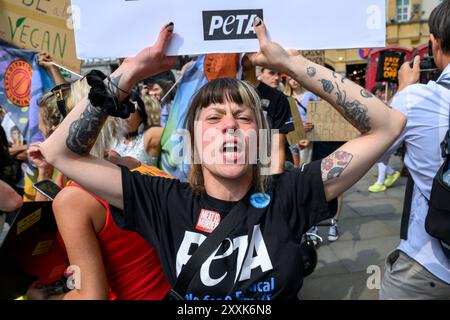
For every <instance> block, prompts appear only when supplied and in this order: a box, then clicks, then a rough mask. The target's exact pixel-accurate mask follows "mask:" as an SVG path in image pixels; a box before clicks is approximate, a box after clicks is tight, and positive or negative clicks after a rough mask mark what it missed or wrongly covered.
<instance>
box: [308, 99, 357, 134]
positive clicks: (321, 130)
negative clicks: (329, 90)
mask: <svg viewBox="0 0 450 320" xmlns="http://www.w3.org/2000/svg"><path fill="white" fill-rule="evenodd" d="M308 121H309V122H312V123H313V124H314V129H313V130H312V131H311V132H308V134H307V137H308V139H309V140H311V141H348V140H351V139H353V138H356V137H358V136H360V135H361V133H360V132H359V131H358V130H357V129H356V128H355V127H353V126H352V125H351V124H350V122H348V121H347V120H345V118H344V117H343V116H342V115H341V114H340V113H339V112H338V111H337V110H336V109H334V108H333V107H332V106H331V105H330V104H329V103H328V102H326V101H317V102H310V103H309V105H308Z"/></svg>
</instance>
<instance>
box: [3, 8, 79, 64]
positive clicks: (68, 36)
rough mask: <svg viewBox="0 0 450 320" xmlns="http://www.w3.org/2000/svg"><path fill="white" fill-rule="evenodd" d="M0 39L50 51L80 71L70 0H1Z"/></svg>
mask: <svg viewBox="0 0 450 320" xmlns="http://www.w3.org/2000/svg"><path fill="white" fill-rule="evenodd" d="M1 2H2V3H1V5H0V6H1V12H0V39H1V40H3V41H5V42H7V43H10V44H12V45H14V46H16V47H19V48H21V49H28V50H33V51H41V50H44V51H47V52H48V53H49V54H50V55H52V57H53V60H54V61H55V62H56V63H58V64H60V65H63V66H65V67H66V68H68V69H71V70H73V71H76V72H79V70H80V61H79V60H78V59H77V58H76V54H75V38H74V33H73V30H72V9H71V6H70V0H1Z"/></svg>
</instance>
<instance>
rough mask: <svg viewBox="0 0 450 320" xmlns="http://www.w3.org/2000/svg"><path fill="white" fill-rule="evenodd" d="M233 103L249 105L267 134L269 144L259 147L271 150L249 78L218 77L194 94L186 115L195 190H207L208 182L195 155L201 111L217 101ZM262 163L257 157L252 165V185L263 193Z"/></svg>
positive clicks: (190, 180)
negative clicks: (196, 128)
mask: <svg viewBox="0 0 450 320" xmlns="http://www.w3.org/2000/svg"><path fill="white" fill-rule="evenodd" d="M226 101H229V102H234V103H236V104H238V105H245V106H247V107H249V108H250V109H251V110H252V111H253V113H254V115H255V119H256V125H257V129H258V130H260V129H265V130H266V131H265V132H266V134H267V136H266V137H265V139H264V140H265V141H266V144H265V145H263V144H262V143H261V141H259V142H258V150H261V149H263V148H266V150H265V151H267V150H270V131H269V125H268V123H267V120H266V118H265V117H264V115H263V112H262V109H261V100H260V98H259V96H258V94H257V92H256V90H255V88H254V87H253V86H252V85H251V84H250V83H249V82H246V81H242V80H238V79H234V78H219V79H216V80H213V81H210V82H209V83H207V84H206V85H205V86H203V87H202V88H201V89H200V90H199V91H198V92H197V93H196V94H195V96H194V97H193V99H192V102H191V105H190V107H189V110H188V113H187V115H186V128H187V130H188V131H189V134H190V136H191V150H192V152H191V161H192V162H191V163H192V164H191V166H190V172H189V183H190V185H191V188H192V189H193V190H194V191H195V192H203V191H205V185H204V183H205V181H204V177H203V172H202V165H201V164H196V163H195V162H194V157H195V155H194V154H195V141H194V140H195V133H194V130H195V128H194V126H195V121H197V120H198V119H199V116H200V111H201V109H203V108H206V107H208V106H210V105H211V104H215V103H224V102H226ZM261 171H262V164H261V162H260V160H259V159H258V161H257V163H256V164H255V165H254V168H253V181H252V186H253V188H255V190H256V191H260V192H264V190H265V188H266V184H267V175H263V174H262V172H261Z"/></svg>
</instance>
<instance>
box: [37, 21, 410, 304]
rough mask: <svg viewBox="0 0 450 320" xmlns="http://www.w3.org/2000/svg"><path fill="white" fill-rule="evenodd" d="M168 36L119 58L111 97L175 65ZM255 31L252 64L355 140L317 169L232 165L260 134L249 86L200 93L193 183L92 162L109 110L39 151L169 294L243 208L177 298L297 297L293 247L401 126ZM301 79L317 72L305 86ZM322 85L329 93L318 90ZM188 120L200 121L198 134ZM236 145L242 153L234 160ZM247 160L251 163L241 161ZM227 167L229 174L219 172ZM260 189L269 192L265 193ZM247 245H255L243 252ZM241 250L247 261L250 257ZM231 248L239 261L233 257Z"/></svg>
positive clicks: (61, 131)
mask: <svg viewBox="0 0 450 320" xmlns="http://www.w3.org/2000/svg"><path fill="white" fill-rule="evenodd" d="M173 28H174V26H173V24H172V23H171V24H168V25H167V26H166V27H164V28H163V29H162V31H161V33H160V35H159V37H158V40H157V41H156V43H155V45H154V46H153V47H149V48H146V49H145V50H144V51H141V52H140V53H138V54H137V55H136V56H135V57H133V58H130V59H127V60H125V62H124V63H123V64H122V65H121V66H120V67H119V68H118V69H117V70H116V71H115V72H114V73H113V74H112V76H111V82H107V92H109V93H110V94H113V95H115V96H116V97H120V99H123V98H124V97H125V95H126V94H125V93H124V92H123V91H128V90H130V89H131V88H132V87H133V86H134V85H135V83H136V81H139V80H141V79H144V78H146V77H148V76H149V75H151V74H155V73H158V72H160V71H163V70H165V69H168V68H170V67H171V66H173V65H174V64H175V58H172V57H170V58H169V57H166V56H165V55H164V52H165V49H166V48H167V46H168V45H169V42H170V39H171V36H172V31H173ZM255 30H256V33H257V35H258V38H259V41H260V44H261V52H259V53H258V54H254V55H251V60H252V62H253V63H254V64H257V65H263V66H264V67H267V68H271V69H274V70H279V71H280V72H285V73H287V74H289V75H290V76H292V77H293V78H294V79H296V80H297V81H298V82H299V83H300V84H301V85H302V86H304V87H305V88H306V89H308V90H309V91H312V92H314V93H315V94H317V95H319V96H321V97H322V98H324V99H325V100H327V101H328V102H330V103H331V104H332V105H333V106H334V107H335V108H337V109H338V110H341V111H342V112H343V113H344V114H345V115H346V118H347V119H348V120H349V121H351V122H352V123H353V124H354V125H355V126H356V127H357V128H358V129H359V130H360V131H361V133H362V134H363V135H362V136H361V137H359V138H356V139H353V140H351V141H349V142H347V143H346V144H345V145H344V146H342V147H341V148H340V149H339V150H338V151H337V152H335V153H333V154H332V155H331V156H329V157H328V158H326V159H324V160H323V161H316V162H313V163H311V164H309V165H306V166H304V167H303V168H302V169H297V170H293V171H290V172H286V173H284V174H281V175H277V176H274V177H272V178H269V177H268V176H262V175H260V163H257V164H256V165H254V164H251V163H249V161H245V162H244V164H239V163H235V162H236V161H235V160H239V159H242V158H240V157H245V152H244V151H243V149H247V148H246V147H249V145H247V144H246V143H249V142H246V141H249V140H250V135H252V134H254V133H255V131H256V130H258V129H265V128H267V123H266V121H265V120H264V117H263V116H262V112H261V109H260V101H259V98H258V96H257V94H256V91H255V90H254V89H253V87H251V86H250V85H249V84H247V83H246V82H242V81H239V80H236V79H217V80H214V81H211V82H209V83H208V84H207V85H206V86H204V87H203V88H202V89H201V90H200V91H199V92H198V93H197V95H196V96H195V98H194V99H193V101H192V104H191V108H190V110H189V113H188V116H187V124H188V128H189V132H190V133H191V137H193V140H192V141H191V143H192V145H195V148H196V149H193V150H196V151H197V153H198V155H199V156H200V159H201V160H202V163H201V164H195V165H193V166H192V168H191V170H190V172H191V184H186V183H180V182H178V181H176V180H168V179H162V178H155V177H148V176H142V175H139V174H137V173H136V174H131V173H129V171H128V169H126V168H122V169H121V170H120V169H118V168H117V167H116V166H114V165H112V164H110V163H109V162H107V161H104V160H102V159H98V158H93V157H90V156H89V155H88V154H89V151H90V148H91V145H92V141H94V140H95V137H96V136H97V135H98V132H99V130H100V128H101V124H102V123H103V122H104V121H105V119H106V118H107V114H106V113H105V112H110V110H109V109H102V106H100V107H94V106H92V105H91V104H90V103H89V102H88V101H83V102H82V103H80V104H78V105H77V107H76V108H75V110H74V111H73V112H71V113H70V114H69V115H68V116H67V117H66V119H65V120H64V122H63V123H62V125H61V126H60V127H58V129H57V130H56V132H55V134H53V135H52V136H51V137H50V138H49V139H48V140H47V141H46V142H44V143H43V144H42V147H41V152H42V156H43V157H45V158H46V159H47V160H48V161H49V162H50V163H52V164H53V165H55V166H56V167H57V168H59V169H61V170H62V171H63V172H65V173H67V174H68V175H69V176H70V177H72V178H73V179H74V180H75V181H76V182H77V183H79V184H80V185H82V186H84V187H85V188H86V189H87V190H90V191H91V192H93V193H95V194H96V195H98V196H100V197H101V198H102V199H104V200H105V201H107V202H109V203H110V204H111V205H112V206H114V207H116V208H119V210H116V209H114V210H112V211H113V212H112V213H113V216H114V219H115V221H116V222H117V223H118V225H119V226H121V227H123V228H126V229H130V230H135V231H138V232H139V233H141V234H142V235H143V236H144V237H145V239H146V240H147V241H149V242H150V243H152V244H153V245H155V248H157V250H158V251H159V255H160V258H161V262H162V264H163V266H164V270H165V272H166V275H167V277H168V279H169V282H170V283H171V284H172V285H174V284H175V282H176V279H177V276H178V275H179V273H180V271H181V270H182V267H183V265H185V263H186V262H187V260H188V259H189V257H190V254H192V250H190V249H191V248H190V247H191V244H194V243H196V244H198V243H200V242H202V241H203V240H204V239H205V237H207V235H208V233H209V232H211V231H212V230H213V229H214V227H215V226H216V225H217V223H218V222H219V221H220V220H222V219H226V218H225V217H226V214H227V213H228V212H230V209H231V207H233V206H234V205H235V204H238V205H239V206H243V208H242V209H240V212H239V211H238V213H239V215H237V217H238V221H236V227H235V228H234V229H233V231H231V232H230V233H229V234H228V235H227V238H228V239H230V241H228V240H226V241H225V247H223V248H222V250H220V249H221V248H220V247H219V248H218V249H217V250H216V252H215V253H214V256H212V257H211V258H210V259H208V261H206V262H205V263H204V264H203V266H202V268H201V270H198V271H199V272H200V274H198V275H197V276H195V277H194V278H193V279H192V281H191V283H190V285H189V289H188V294H186V296H185V298H195V297H200V298H224V297H228V296H229V297H230V298H232V299H237V298H242V297H244V296H245V297H250V298H270V299H274V298H284V299H295V298H296V297H297V293H298V290H299V289H300V287H301V283H302V271H301V270H302V267H301V263H302V260H301V257H300V250H299V246H300V243H299V242H300V241H299V238H300V237H301V235H302V234H303V233H304V232H306V230H307V229H308V228H309V227H310V226H311V225H313V224H315V223H317V222H318V221H320V220H323V219H326V218H329V217H331V216H333V215H334V213H335V210H336V202H335V201H334V200H333V199H334V198H335V197H336V196H337V195H339V194H342V193H343V192H344V191H345V190H346V189H348V188H349V187H350V186H351V185H353V184H354V183H355V182H356V181H357V180H358V179H359V178H361V177H362V176H363V175H364V174H365V173H366V172H367V171H368V170H369V169H370V167H371V166H372V165H373V164H374V163H375V161H376V160H377V158H379V157H380V156H381V154H382V153H383V152H384V151H385V150H386V149H387V148H388V146H389V145H390V144H391V143H392V142H393V141H394V140H395V139H396V137H397V136H398V135H399V134H400V132H401V131H402V129H403V126H404V123H405V121H406V120H405V117H404V116H403V115H402V114H400V113H399V112H397V111H394V110H391V109H389V108H386V106H385V105H384V104H383V103H382V102H381V101H379V100H378V99H376V98H364V97H361V95H360V92H361V90H362V89H361V88H360V87H359V86H357V85H355V84H354V83H352V82H350V81H348V80H347V81H344V83H341V82H340V81H337V82H335V83H334V84H332V83H331V80H332V79H334V78H333V75H332V73H331V71H329V70H327V69H325V68H323V67H321V66H319V65H316V64H314V63H311V62H310V61H308V60H306V59H304V58H302V57H289V56H288V54H287V52H286V51H284V50H283V49H282V48H281V47H280V46H279V45H277V44H275V43H273V42H271V41H269V40H268V38H267V35H266V31H265V27H264V24H263V23H262V20H261V19H259V18H256V20H255ZM308 69H314V71H315V72H314V74H315V75H314V76H313V77H311V76H309V75H308V72H307V70H308ZM309 74H311V73H309ZM319 79H322V80H323V81H318V80H319ZM326 81H329V82H330V83H331V84H332V87H330V86H323V85H322V83H325V82H326ZM338 82H339V84H338ZM327 83H328V82H327ZM118 88H120V90H119V89H118ZM330 88H332V90H330ZM359 101H362V102H359ZM80 116H81V117H80ZM195 120H198V121H199V122H198V123H197V125H195V127H194V122H195ZM93 122H95V123H96V124H98V125H93ZM69 128H71V130H70V132H69ZM209 129H211V130H212V131H213V132H216V131H217V130H218V132H219V134H218V135H217V136H216V137H217V138H219V139H216V140H214V141H213V142H210V141H206V140H204V137H202V136H201V135H202V134H203V133H205V132H206V131H207V130H209ZM237 129H240V131H239V132H240V134H238V135H237V136H235V135H236V133H235V135H234V136H233V134H232V133H230V131H234V130H237ZM194 131H195V134H194ZM230 134H231V139H230V137H229V135H230ZM242 135H244V137H242ZM245 137H246V138H245ZM227 139H228V140H227ZM200 142H201V144H202V146H201V147H200V146H199V143H200ZM207 142H210V143H207ZM260 142H261V145H260V146H258V148H257V151H261V149H263V148H264V144H263V139H261V140H260ZM237 145H239V146H240V145H242V146H243V148H241V149H240V150H239V151H238V152H237V151H236V146H237ZM199 148H201V149H199ZM207 148H212V149H213V150H220V152H214V155H213V156H212V159H207V158H206V156H204V154H203V152H204V151H205V149H207ZM199 151H200V152H199ZM192 156H193V157H194V154H192ZM253 156H255V155H254V154H249V155H248V158H247V159H250V158H252V157H253ZM236 157H237V158H236ZM209 160H212V162H210V161H209ZM224 160H225V161H226V162H228V164H220V163H223V161H224ZM267 179H269V180H270V183H269V184H267V185H265V183H264V181H265V180H267ZM255 192H260V194H258V193H257V194H254V193H255ZM261 192H266V193H265V194H261ZM328 201H329V203H327V202H328ZM252 206H254V207H252ZM238 208H239V207H238ZM244 208H245V209H244ZM120 209H123V212H122V211H121V210H120ZM236 210H238V209H237V208H236ZM231 211H232V210H231ZM250 212H251V213H252V214H251V215H250ZM230 214H231V212H230ZM199 217H200V218H201V219H200V220H199ZM196 224H197V225H196ZM196 227H197V228H196ZM199 229H200V230H203V232H201V233H200V232H199ZM247 235H250V236H251V238H252V239H251V241H250V242H247V241H248V237H247ZM244 247H245V248H247V247H248V248H250V251H249V252H251V253H252V254H250V255H246V254H245V252H246V250H242V249H243V248H244ZM255 249H256V256H255V255H254V254H253V253H255V251H254V250H255ZM219 250H220V253H218V251H219ZM234 250H238V252H240V254H239V253H238V254H236V255H234V254H232V253H233V252H234ZM216 253H218V255H216ZM246 256H247V257H246ZM210 271H212V272H210ZM261 283H266V284H268V288H269V287H270V288H271V289H270V290H268V291H271V292H266V293H261V292H258V290H257V289H255V287H257V286H258V284H261Z"/></svg>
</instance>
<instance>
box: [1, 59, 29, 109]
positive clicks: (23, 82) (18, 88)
mask: <svg viewBox="0 0 450 320" xmlns="http://www.w3.org/2000/svg"><path fill="white" fill-rule="evenodd" d="M32 72H33V70H32V68H31V65H30V64H29V63H28V62H26V61H23V60H17V61H14V62H12V63H11V64H10V65H9V66H8V68H7V69H6V72H5V90H6V96H7V97H8V99H9V101H11V102H12V103H13V104H15V105H16V106H19V107H28V106H29V105H30V88H31V75H32Z"/></svg>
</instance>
